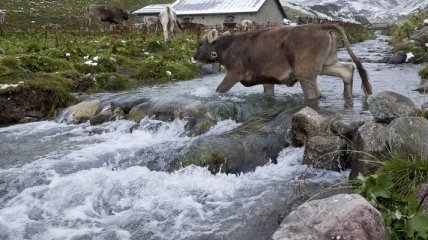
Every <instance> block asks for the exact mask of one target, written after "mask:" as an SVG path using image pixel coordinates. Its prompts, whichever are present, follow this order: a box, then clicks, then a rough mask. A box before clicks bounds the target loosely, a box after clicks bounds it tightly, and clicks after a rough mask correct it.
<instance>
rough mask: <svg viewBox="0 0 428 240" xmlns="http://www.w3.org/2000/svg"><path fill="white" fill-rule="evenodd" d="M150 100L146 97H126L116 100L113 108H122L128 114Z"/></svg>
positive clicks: (112, 103)
mask: <svg viewBox="0 0 428 240" xmlns="http://www.w3.org/2000/svg"><path fill="white" fill-rule="evenodd" d="M149 100H150V99H149V98H145V97H131V96H129V95H126V96H125V97H124V98H115V99H114V100H113V101H112V102H111V103H110V105H111V108H112V109H115V108H117V107H119V108H121V109H122V110H123V111H124V112H125V113H126V114H128V113H129V111H131V109H132V108H133V107H135V106H137V105H139V104H141V103H144V102H148V101H149Z"/></svg>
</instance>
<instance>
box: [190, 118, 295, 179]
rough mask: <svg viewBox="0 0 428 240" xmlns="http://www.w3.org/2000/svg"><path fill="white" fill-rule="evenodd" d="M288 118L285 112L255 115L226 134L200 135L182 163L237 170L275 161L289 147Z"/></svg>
mask: <svg viewBox="0 0 428 240" xmlns="http://www.w3.org/2000/svg"><path fill="white" fill-rule="evenodd" d="M290 118H291V114H290V113H288V112H282V113H276V114H274V115H269V116H262V117H255V118H253V119H251V120H248V121H246V122H245V123H243V124H242V125H241V126H239V127H238V128H235V129H233V130H231V131H228V132H226V133H223V134H220V135H211V136H207V137H202V138H200V139H198V140H196V141H194V142H193V143H192V145H191V146H190V149H189V151H188V152H187V153H186V154H185V157H184V160H183V166H188V165H192V164H195V165H198V166H203V167H206V166H208V169H209V170H210V171H211V172H212V173H217V172H224V173H241V172H248V171H254V170H255V168H256V167H258V166H262V165H264V164H266V163H268V162H269V161H272V162H274V163H276V158H277V156H278V153H279V152H280V151H281V150H282V149H284V148H285V147H287V146H289V143H288V142H287V141H286V138H285V134H286V132H287V126H288V125H289V122H290Z"/></svg>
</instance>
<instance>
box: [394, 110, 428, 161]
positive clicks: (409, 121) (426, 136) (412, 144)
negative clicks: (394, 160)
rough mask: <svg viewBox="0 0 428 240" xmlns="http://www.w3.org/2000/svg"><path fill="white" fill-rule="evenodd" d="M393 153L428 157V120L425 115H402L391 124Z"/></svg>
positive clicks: (404, 155)
mask: <svg viewBox="0 0 428 240" xmlns="http://www.w3.org/2000/svg"><path fill="white" fill-rule="evenodd" d="M388 143H389V147H390V148H391V153H392V154H394V155H398V156H403V157H408V156H409V155H412V156H415V157H421V158H422V159H428V120H427V119H426V118H423V117H400V118H397V119H395V120H394V121H392V122H391V123H390V124H389V129H388Z"/></svg>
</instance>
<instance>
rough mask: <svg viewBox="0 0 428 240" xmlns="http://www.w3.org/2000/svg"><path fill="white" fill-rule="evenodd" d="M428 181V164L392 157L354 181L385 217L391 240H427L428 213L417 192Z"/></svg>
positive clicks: (360, 191) (414, 159) (417, 159)
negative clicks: (370, 172) (422, 206)
mask: <svg viewBox="0 0 428 240" xmlns="http://www.w3.org/2000/svg"><path fill="white" fill-rule="evenodd" d="M427 181H428V161H425V160H423V159H420V158H414V157H409V158H407V159H403V158H399V157H395V156H392V157H391V158H390V159H388V160H387V161H382V165H381V167H380V168H379V170H378V171H377V172H376V173H375V174H372V175H369V176H362V175H360V176H359V177H358V178H357V180H355V182H354V183H355V186H356V187H357V190H358V191H359V193H360V194H361V195H362V196H364V197H365V198H366V199H367V200H368V201H369V202H371V203H372V204H373V205H374V206H375V207H376V208H377V209H378V210H379V211H381V212H382V214H383V216H384V221H385V225H386V228H387V231H388V235H389V239H400V240H401V239H427V238H428V227H427V226H428V214H427V212H426V210H425V209H423V208H421V204H422V201H423V199H422V200H418V199H417V198H416V196H415V194H414V193H415V191H416V189H417V187H418V186H420V184H421V183H426V182H427Z"/></svg>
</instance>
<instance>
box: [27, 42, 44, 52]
mask: <svg viewBox="0 0 428 240" xmlns="http://www.w3.org/2000/svg"><path fill="white" fill-rule="evenodd" d="M40 50H42V47H41V46H40V45H39V44H37V43H30V44H29V45H28V46H27V53H35V52H40Z"/></svg>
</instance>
